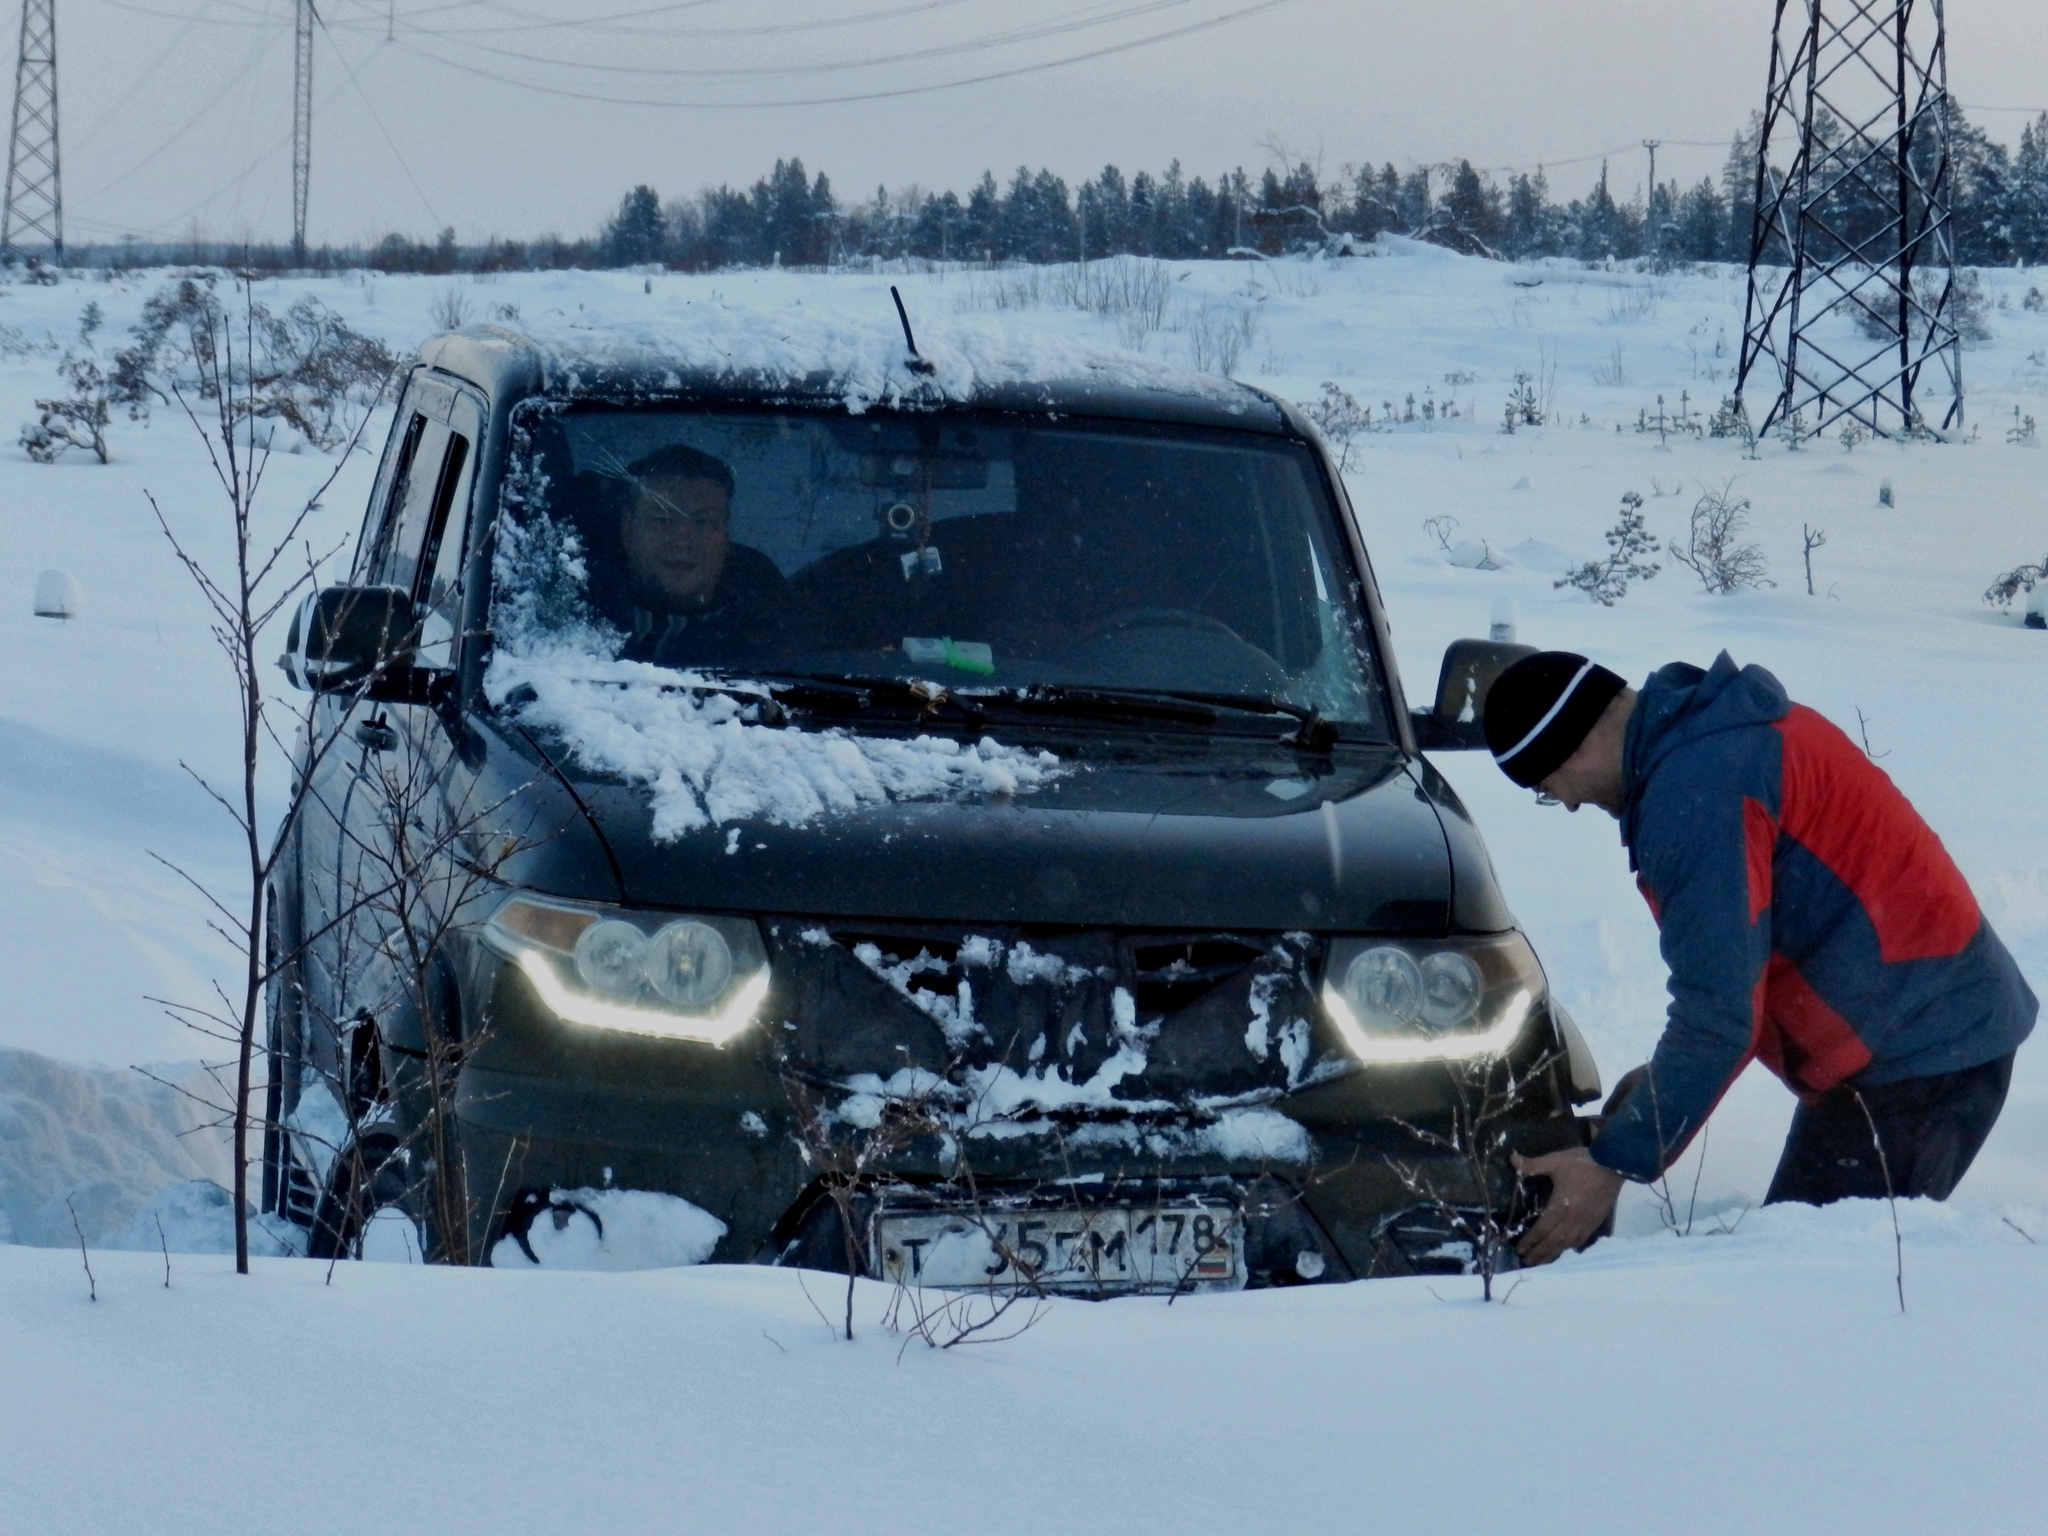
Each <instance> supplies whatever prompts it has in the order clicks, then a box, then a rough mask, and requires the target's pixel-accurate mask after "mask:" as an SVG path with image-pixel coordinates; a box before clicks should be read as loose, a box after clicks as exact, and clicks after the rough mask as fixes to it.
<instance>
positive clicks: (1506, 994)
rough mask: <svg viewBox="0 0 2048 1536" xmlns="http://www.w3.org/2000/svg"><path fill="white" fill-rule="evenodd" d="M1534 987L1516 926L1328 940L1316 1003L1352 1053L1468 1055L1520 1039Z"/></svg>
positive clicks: (1534, 975) (1499, 1049)
mask: <svg viewBox="0 0 2048 1536" xmlns="http://www.w3.org/2000/svg"><path fill="white" fill-rule="evenodd" d="M1543 994H1544V983H1543V968H1542V966H1540V965H1538V964H1537V963H1536V952H1535V951H1534V950H1532V949H1531V948H1530V947H1529V941H1528V940H1527V939H1525V938H1523V937H1522V936H1521V934H1519V933H1501V934H1486V935H1483V936H1476V937H1471V938H1456V939H1441V940H1431V941H1419V942H1418V941H1415V940H1408V939H1334V940H1332V941H1331V943H1330V950H1329V961H1328V968H1327V969H1326V970H1325V972H1324V975H1323V1011H1324V1013H1326V1014H1327V1015H1328V1016H1329V1019H1330V1022H1331V1023H1332V1024H1334V1025H1335V1026H1336V1028H1337V1033H1338V1034H1340V1035H1342V1036H1343V1037H1344V1043H1345V1044H1346V1045H1347V1046H1349V1047H1350V1048H1351V1053H1352V1054H1353V1055H1354V1056H1356V1057H1357V1058H1358V1059H1359V1060H1360V1061H1366V1062H1405V1061H1470V1060H1474V1059H1477V1058H1480V1057H1486V1056H1499V1055H1501V1054H1503V1053H1505V1052H1506V1051H1507V1050H1508V1048H1509V1047H1510V1046H1512V1045H1513V1044H1514V1043H1515V1041H1516V1040H1517V1039H1518V1038H1520V1036H1521V1033H1522V1030H1523V1027H1524V1026H1525V1025H1527V1023H1528V1022H1529V1018H1530V1016H1531V1015H1532V1014H1533V1013H1534V1012H1535V1011H1536V1005H1537V1003H1539V1002H1540V1001H1541V1000H1542V998H1543Z"/></svg>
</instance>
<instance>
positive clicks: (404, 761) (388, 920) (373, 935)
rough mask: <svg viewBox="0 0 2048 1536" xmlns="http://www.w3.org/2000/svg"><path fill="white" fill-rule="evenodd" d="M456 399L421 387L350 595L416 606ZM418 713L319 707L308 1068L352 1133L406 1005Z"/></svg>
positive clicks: (307, 844) (312, 791)
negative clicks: (373, 591)
mask: <svg viewBox="0 0 2048 1536" xmlns="http://www.w3.org/2000/svg"><path fill="white" fill-rule="evenodd" d="M457 399H458V395H457V393H456V391H455V390H454V389H452V388H451V387H449V386H448V385H447V384H446V383H444V382H443V381H441V380H438V379H435V378H433V377H431V376H428V375H416V376H415V377H414V379H413V380H412V383H411V385H410V386H409V388H408V389H407V391H406V394H405V398H404V400H403V402H402V403H401V406H400V410H399V413H398V417H397V420H396V421H395V423H394V426H393V432H392V437H391V439H390V444H389V447H388V449H387V452H386V455H385V463H384V465H383V466H382V468H381V469H380V471H379V476H378V483H377V488H376V490H375V491H374V492H373V494H372V497H371V502H370V507H369V510H368V514H367V515H366V517H365V519H364V524H363V532H362V536H361V538H360V539H359V540H358V544H357V554H356V561H355V565H354V568H353V570H352V571H351V573H350V577H349V581H350V583H351V584H352V585H355V586H396V587H401V588H403V589H405V590H406V591H408V592H413V593H415V594H417V592H418V589H419V587H420V583H421V579H422V571H423V569H425V568H430V567H429V564H428V563H429V561H430V560H432V559H433V556H434V554H435V553H437V552H436V551H434V550H433V545H434V541H435V539H436V537H437V535H438V533H439V530H440V529H441V528H442V527H444V526H445V521H446V514H447V510H448V508H449V506H450V505H451V504H452V501H453V499H454V497H455V495H456V493H457V489H458V482H459V481H461V480H463V478H464V473H465V472H464V470H463V469H462V467H461V466H462V463H463V462H466V461H468V460H469V459H470V458H472V457H473V455H472V454H471V453H470V449H469V443H471V442H473V441H474V435H473V433H472V434H471V435H470V436H469V437H468V438H465V439H462V440H461V444H460V446H459V447H458V446H456V444H457V440H458V438H460V436H461V435H460V434H458V433H456V431H455V430H454V428H453V426H452V425H451V417H452V415H453V414H454V410H455V405H456V401H457ZM451 461H453V473H452V474H451ZM410 712H411V707H410V706H405V705H390V704H381V703H373V702H367V701H351V700H349V699H347V698H345V697H339V696H332V695H329V696H322V697H321V698H320V699H319V700H318V702H317V703H316V705H315V708H314V712H313V716H312V724H311V729H310V731H309V745H308V758H309V761H308V762H307V764H306V765H305V768H304V770H303V771H304V776H305V786H306V787H305V791H304V803H303V807H302V811H301V815H302V818H303V826H302V829H301V835H302V838H303V840H304V841H303V844H302V867H303V870H304V876H303V881H302V901H303V911H304V923H305V928H304V932H305V935H306V939H305V945H304V949H305V960H304V966H303V969H304V972H305V978H306V999H307V1021H306V1022H307V1031H306V1033H307V1036H308V1038H307V1040H306V1042H305V1048H306V1054H307V1057H308V1064H309V1065H311V1066H314V1067H316V1068H318V1069H319V1071H320V1073H321V1075H323V1076H324V1078H325V1080H326V1081H327V1083H328V1085H329V1086H330V1088H331V1090H332V1092H333V1093H334V1095H335V1096H336V1098H337V1099H338V1101H339V1106H338V1107H340V1108H341V1109H342V1110H343V1111H344V1112H345V1118H346V1120H347V1121H348V1123H349V1124H350V1125H351V1126H353V1125H354V1124H355V1123H356V1122H357V1120H358V1119H359V1118H360V1116H361V1115H362V1114H363V1113H365V1112H366V1111H367V1109H368V1106H369V1104H370V1102H371V1101H372V1100H373V1099H374V1098H375V1096H376V1094H377V1090H378V1087H379V1078H380V1075H381V1067H380V1064H379V1062H378V1059H377V1054H376V1051H375V1044H376V1036H375V1031H374V1029H373V1028H371V1026H374V1025H375V1024H376V1023H377V1022H378V1020H379V1016H380V1015H382V1014H386V1013H388V1012H390V1011H391V1010H392V1009H393V1007H394V1005H396V1004H398V1003H400V1002H401V1001H402V1000H403V997H404V993H405V988H404V986H403V982H404V980H405V978H404V976H403V974H402V973H400V972H398V971H395V970H394V967H393V964H392V960H393V956H392V954H391V952H390V945H389V942H388V941H389V938H390V936H391V931H392V928H393V925H394V922H395V921H397V920H398V919H400V918H402V916H403V914H404V911H405V908H404V905H403V901H404V896H403V891H402V888H401V887H402V882H401V880H400V878H399V877H400V875H401V874H402V873H403V863H404V859H405V857H406V852H405V850H404V849H403V848H402V847H400V846H398V845H397V844H395V843H394V840H393V836H392V833H393V826H394V823H393V814H394V810H395V809H397V810H400V811H402V806H395V805H394V802H395V801H402V800H403V799H404V798H405V796H404V789H405V787H406V786H409V785H412V784H415V783H416V782H418V781H419V779H420V778H421V776H422V775H423V774H429V773H431V768H430V767H429V766H426V765H422V764H420V763H419V762H417V761H416V755H417V754H416V752H415V751H414V747H413V743H414V741H415V740H416V739H417V738H416V733H414V732H413V731H412V730H411V729H410V728H409V727H410V722H409V721H408V720H407V719H406V716H407V714H408V713H410Z"/></svg>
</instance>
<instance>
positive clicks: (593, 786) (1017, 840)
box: [562, 741, 1454, 932]
mask: <svg viewBox="0 0 2048 1536" xmlns="http://www.w3.org/2000/svg"><path fill="white" fill-rule="evenodd" d="M1205 747H1206V749H1203V750H1197V749H1195V748H1193V747H1191V746H1190V745H1189V744H1182V743H1170V744H1165V745H1161V746H1159V747H1157V748H1156V749H1141V750H1133V749H1132V748H1130V747H1128V746H1119V747H1118V748H1117V749H1116V750H1115V751H1114V752H1113V754H1098V755H1094V756H1092V757H1091V755H1089V754H1088V753H1086V752H1083V753H1080V754H1071V755H1066V761H1067V762H1068V763H1069V764H1070V765H1071V771H1069V772H1067V773H1066V774H1064V775H1063V776H1061V777H1059V778H1057V779H1055V780H1054V781H1053V782H1051V783H1049V784H1047V785H1045V786H1043V787H1041V788H1039V789H1037V790H1035V791H1033V792H1031V793H1026V794H1017V795H1009V796H1002V795H976V796H973V797H971V798H955V799H949V800H939V801H918V800H907V801H897V802H893V803H890V804H886V805H881V806H873V807H868V808H865V809H861V810H857V811H850V812H840V813H830V812H828V813H826V814H824V815H820V816H817V817H815V818H813V819H811V820H809V821H807V822H805V823H804V824H802V825H797V826H784V825H776V824H773V823H771V822H768V821H764V820H742V821H728V822H726V823H724V824H722V825H718V826H710V827H704V828H700V829H698V830H695V831H689V832H684V833H682V834H681V835H680V836H674V837H670V838H666V839H662V840H657V838H656V836H655V826H654V817H653V812H652V808H651V804H650V797H649V795H648V794H647V793H646V791H644V790H642V789H639V788H636V787H633V786H631V785H626V784H621V783H618V782H617V781H615V780H612V781H607V780H603V779H598V778H594V777H590V776H586V775H582V774H579V773H578V771H577V769H576V767H575V765H574V763H573V761H569V762H564V763H563V765H562V766H563V770H564V773H565V776H566V777H567V778H568V779H569V780H571V781H572V782H573V783H574V784H575V788H576V794H577V798H578V800H579V801H580V802H581V804H582V806H583V808H584V810H585V813H586V814H587V815H588V817H589V819H590V821H591V823H592V825H593V826H594V827H595V829H596V830H597V831H598V833H599V834H600V835H601V836H602V837H603V839H604V841H605V842H606V844H607V845H608V846H609V847H610V849H611V851H612V854H613V857H614V859H615V860H616V863H617V867H618V871H619V879H620V883H621V886H622V888H623V891H622V893H623V896H624V898H625V900H627V901H628V902H630V903H632V904H635V905H645V906H657V907H673V908H689V907H696V908H704V909H713V910H722V911H744V912H775V913H787V914H803V913H815V914H820V915H827V914H829V915H834V916H847V917H853V916H861V917H876V918H897V919H910V920H916V919H936V920H973V921H984V922H1000V923H1013V924H1047V925H1068V924H1074V925H1104V926H1117V927H1126V928H1131V927H1137V928H1150V927H1158V928H1212V929H1214V928H1243V929H1263V930H1267V931H1285V930H1288V929H1323V930H1358V931H1380V932H1388V931H1408V932H1442V931H1443V930H1444V929H1445V928H1446V927H1447V926H1449V925H1451V922H1452V916H1451V908H1452V896H1453V885H1454V881H1453V861H1452V854H1451V849H1450V847H1449V846H1448V844H1447V834H1446V829H1445V824H1444V821H1443V819H1442V818H1441V817H1440V815H1439V810H1438V806H1437V805H1436V804H1435V803H1434V800H1433V798H1432V795H1431V794H1430V793H1429V792H1427V791H1426V790H1425V788H1424V787H1423V781H1424V779H1425V778H1433V777H1434V776H1433V775H1418V774H1416V773H1415V772H1413V771H1412V770H1411V767H1410V765H1409V763H1408V761H1407V759H1405V758H1403V757H1402V756H1401V755H1400V754H1399V753H1397V752H1395V751H1393V750H1391V749H1388V750H1384V751H1382V750H1377V749H1357V748H1342V749H1340V750H1339V752H1338V754H1337V755H1336V756H1335V757H1333V758H1329V759H1314V758H1303V757H1298V756H1296V755H1294V754H1291V753H1289V752H1287V751H1285V750H1284V749H1275V748H1271V747H1267V746H1265V745H1264V744H1263V743H1232V744H1230V745H1229V746H1228V747H1226V748H1225V749H1224V751H1223V753H1222V754H1220V755H1219V753H1218V752H1217V751H1216V750H1215V743H1214V742H1213V741H1212V742H1210V743H1207V744H1205ZM1438 782H1440V781H1438Z"/></svg>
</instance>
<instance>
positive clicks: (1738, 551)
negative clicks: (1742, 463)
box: [1667, 480, 1773, 594]
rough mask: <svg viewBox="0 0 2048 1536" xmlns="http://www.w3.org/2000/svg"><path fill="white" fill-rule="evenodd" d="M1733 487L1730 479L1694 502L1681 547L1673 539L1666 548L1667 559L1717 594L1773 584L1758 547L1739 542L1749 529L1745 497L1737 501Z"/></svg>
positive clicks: (1746, 499)
mask: <svg viewBox="0 0 2048 1536" xmlns="http://www.w3.org/2000/svg"><path fill="white" fill-rule="evenodd" d="M1734 484H1735V483H1734V482H1733V481H1732V480H1731V481H1729V482H1728V483H1727V484H1725V485H1723V486H1722V487H1721V488H1720V489H1719V490H1717V491H1713V490H1710V491H1708V492H1707V493H1706V494H1705V495H1704V496H1702V497H1700V499H1699V500H1698V501H1696V502H1694V503H1693V508H1692V528H1691V531H1690V532H1689V533H1688V535H1687V537H1686V542H1685V545H1684V546H1683V547H1682V548H1681V547H1680V545H1679V543H1678V541H1677V540H1675V539H1674V540H1672V541H1671V543H1670V544H1669V545H1668V546H1667V553H1669V554H1670V556H1671V558H1672V559H1674V560H1676V561H1677V562H1678V563H1679V564H1680V565H1682V566H1684V567H1685V568H1686V569H1687V570H1689V571H1691V572H1692V573H1693V575H1695V576H1697V577H1699V579H1700V585H1701V586H1703V587H1705V588H1706V589H1707V591H1709V592H1713V593H1719V594H1725V593H1729V592H1737V591H1740V590H1741V589H1742V588H1744V587H1767V586H1771V585H1773V583H1772V582H1771V581H1770V580H1769V579H1768V578H1767V577H1766V575H1765V572H1766V570H1767V569H1768V566H1767V565H1766V564H1765V561H1764V552H1763V550H1762V548H1761V547H1760V546H1758V545H1755V544H1745V543H1743V542H1742V531H1743V529H1744V528H1746V527H1748V526H1749V498H1748V497H1746V496H1745V497H1740V498H1738V497H1737V496H1736V495H1735V494H1734Z"/></svg>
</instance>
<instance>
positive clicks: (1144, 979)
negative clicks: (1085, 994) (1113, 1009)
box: [1131, 937, 1264, 1013]
mask: <svg viewBox="0 0 2048 1536" xmlns="http://www.w3.org/2000/svg"><path fill="white" fill-rule="evenodd" d="M1262 953H1264V951H1263V950H1261V949H1260V947H1259V946H1258V945H1256V944H1247V943H1245V942H1244V940H1242V939H1237V938H1227V937H1219V938H1206V939H1170V940H1165V941H1158V942H1147V943H1140V944H1133V945H1132V946H1131V960H1132V962H1133V963H1134V965H1135V967H1136V972H1137V974H1136V976H1135V978H1134V981H1135V986H1134V987H1133V989H1132V990H1133V991H1134V992H1135V993H1136V996H1137V1001H1138V1012H1140V1013H1178V1012H1179V1011H1180V1010H1181V1009H1183V1008H1185V1007H1187V1006H1188V1004H1190V1003H1192V1002H1194V1001H1195V999H1197V998H1199V997H1201V996H1203V995H1204V994H1205V993H1207V992H1209V991H1211V990H1212V989H1214V988H1215V987H1217V986H1219V985H1220V984H1222V983H1223V982H1225V981H1228V980H1229V979H1230V978H1231V977H1232V976H1235V975H1236V974H1237V973H1238V972H1239V971H1241V970H1243V969H1244V968H1245V967H1246V966H1248V965H1250V964H1251V963H1252V962H1253V961H1254V960H1256V959H1258V958H1259V956H1260V955H1261V954H1262Z"/></svg>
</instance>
